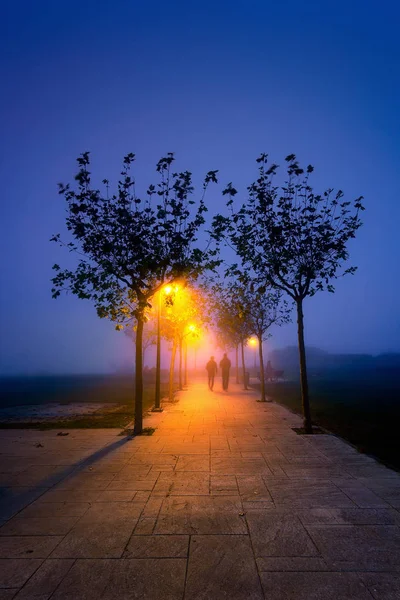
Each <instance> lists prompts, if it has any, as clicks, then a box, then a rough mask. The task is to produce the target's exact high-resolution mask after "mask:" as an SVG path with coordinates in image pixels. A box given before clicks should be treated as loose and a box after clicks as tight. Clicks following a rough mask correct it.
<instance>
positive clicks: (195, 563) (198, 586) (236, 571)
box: [185, 535, 263, 600]
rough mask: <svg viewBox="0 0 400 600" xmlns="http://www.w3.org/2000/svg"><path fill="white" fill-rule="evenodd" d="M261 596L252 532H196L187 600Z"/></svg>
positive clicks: (192, 545)
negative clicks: (209, 533) (199, 534)
mask: <svg viewBox="0 0 400 600" xmlns="http://www.w3.org/2000/svg"><path fill="white" fill-rule="evenodd" d="M228 597H229V598H235V600H241V599H243V600H245V599H246V600H247V599H249V600H259V599H260V600H261V599H262V598H263V594H262V591H261V585H260V580H259V576H258V573H257V569H256V565H255V561H254V557H253V553H252V549H251V544H250V539H249V538H248V536H222V535H221V536H218V535H207V536H197V535H196V536H193V537H192V540H191V543H190V553H189V565H188V574H187V582H186V591H185V600H202V599H203V600H219V599H220V598H228Z"/></svg>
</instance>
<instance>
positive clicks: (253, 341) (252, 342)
mask: <svg viewBox="0 0 400 600" xmlns="http://www.w3.org/2000/svg"><path fill="white" fill-rule="evenodd" d="M257 344H258V340H257V338H255V337H252V338H250V339H249V346H252V347H253V348H254V369H256V368H257Z"/></svg>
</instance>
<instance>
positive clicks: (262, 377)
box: [257, 335, 267, 402]
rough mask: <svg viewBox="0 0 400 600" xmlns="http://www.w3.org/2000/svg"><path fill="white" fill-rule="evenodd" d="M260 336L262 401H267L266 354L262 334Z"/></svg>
mask: <svg viewBox="0 0 400 600" xmlns="http://www.w3.org/2000/svg"><path fill="white" fill-rule="evenodd" d="M257 337H258V354H259V357H260V381H261V402H266V401H267V398H266V394H265V372H264V354H263V344H262V343H263V340H262V335H259V336H257Z"/></svg>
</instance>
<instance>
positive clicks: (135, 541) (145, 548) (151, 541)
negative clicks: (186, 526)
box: [124, 535, 189, 558]
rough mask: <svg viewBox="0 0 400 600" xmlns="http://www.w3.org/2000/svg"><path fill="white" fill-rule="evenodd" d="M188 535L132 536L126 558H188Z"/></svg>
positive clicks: (125, 554) (125, 553)
mask: <svg viewBox="0 0 400 600" xmlns="http://www.w3.org/2000/svg"><path fill="white" fill-rule="evenodd" d="M188 548H189V536H188V535H138V536H132V537H131V539H130V540H129V543H128V545H127V547H126V550H125V552H124V558H187V555H188Z"/></svg>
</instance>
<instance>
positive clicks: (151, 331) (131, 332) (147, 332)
mask: <svg viewBox="0 0 400 600" xmlns="http://www.w3.org/2000/svg"><path fill="white" fill-rule="evenodd" d="M124 333H125V335H126V336H127V337H128V338H129V339H130V340H132V342H133V343H134V344H136V323H135V324H134V325H132V324H130V323H129V324H128V325H127V326H126V327H125V328H124ZM156 342H157V331H156V327H155V324H154V322H153V321H152V320H151V319H148V320H146V321H145V324H144V326H143V335H142V356H143V357H142V361H143V365H144V364H145V360H144V357H145V355H146V350H147V349H148V348H151V346H155V345H156Z"/></svg>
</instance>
